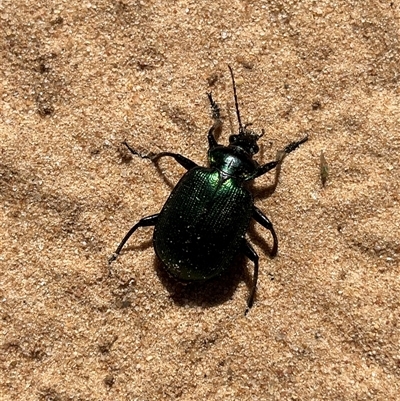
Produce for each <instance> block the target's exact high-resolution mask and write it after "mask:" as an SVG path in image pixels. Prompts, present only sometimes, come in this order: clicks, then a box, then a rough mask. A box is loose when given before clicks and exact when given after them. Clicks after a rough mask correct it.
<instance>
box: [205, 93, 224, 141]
mask: <svg viewBox="0 0 400 401" xmlns="http://www.w3.org/2000/svg"><path fill="white" fill-rule="evenodd" d="M207 96H208V100H209V101H210V104H211V116H212V119H213V120H214V124H213V126H212V127H211V128H210V130H209V131H208V145H209V148H210V149H212V148H215V147H216V146H218V142H217V140H216V139H215V137H217V138H218V137H219V136H220V135H221V132H222V121H221V116H220V112H219V106H218V104H217V103H215V102H214V99H213V98H212V95H211V92H210V93H207Z"/></svg>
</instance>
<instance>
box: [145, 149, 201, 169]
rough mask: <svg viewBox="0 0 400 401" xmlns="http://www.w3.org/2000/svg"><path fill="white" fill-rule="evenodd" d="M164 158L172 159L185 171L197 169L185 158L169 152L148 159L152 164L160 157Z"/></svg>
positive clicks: (195, 165) (193, 163)
mask: <svg viewBox="0 0 400 401" xmlns="http://www.w3.org/2000/svg"><path fill="white" fill-rule="evenodd" d="M164 156H169V157H173V158H174V159H175V160H176V161H177V162H178V163H179V164H180V165H181V166H182V167H184V168H185V169H186V170H190V169H192V168H194V167H197V164H196V163H195V162H194V161H192V160H190V159H188V158H187V157H185V156H182V155H180V154H179V153H171V152H161V153H157V154H156V155H154V156H152V157H151V158H150V160H151V161H152V162H155V161H157V160H158V159H160V158H161V157H164Z"/></svg>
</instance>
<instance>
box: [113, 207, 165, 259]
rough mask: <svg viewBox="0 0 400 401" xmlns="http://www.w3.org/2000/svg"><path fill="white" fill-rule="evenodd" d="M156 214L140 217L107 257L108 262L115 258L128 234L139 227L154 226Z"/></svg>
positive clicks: (128, 236)
mask: <svg viewBox="0 0 400 401" xmlns="http://www.w3.org/2000/svg"><path fill="white" fill-rule="evenodd" d="M158 215H159V213H157V214H153V215H151V216H147V217H143V218H142V219H140V220H139V221H138V222H137V223H136V224H135V225H134V226H133V227H132V228H131V229H130V230H129V231H128V232H127V234H126V235H125V237H124V238H123V240H122V241H121V243H120V244H119V245H118V248H117V249H116V250H115V252H114V253H113V254H112V255H111V257H110V258H109V259H108V264H111V263H112V262H113V261H114V260H115V259H117V257H118V255H119V253H120V252H121V249H122V248H123V246H124V245H125V243H126V241H128V239H129V238H130V236H131V235H132V234H133V233H134V232H135V231H136V230H137V229H138V228H139V227H149V226H154V225H155V224H156V223H157V219H158Z"/></svg>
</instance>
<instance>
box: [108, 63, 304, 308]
mask: <svg viewBox="0 0 400 401" xmlns="http://www.w3.org/2000/svg"><path fill="white" fill-rule="evenodd" d="M228 67H229V71H230V74H231V78H232V86H233V94H234V100H235V108H236V116H237V120H238V125H239V133H238V134H233V135H231V136H230V137H229V145H228V146H223V145H219V144H218V142H217V140H216V139H215V138H216V137H218V136H219V134H220V133H221V131H222V121H221V118H220V110H219V106H218V105H217V103H215V102H214V100H213V98H212V95H211V93H208V94H207V95H208V98H209V101H210V104H211V111H212V118H213V120H214V124H213V126H212V127H211V128H210V130H209V132H208V144H209V149H208V163H209V167H201V166H198V165H197V164H196V163H195V162H193V161H192V160H190V159H188V158H186V157H185V156H182V155H181V154H179V153H171V152H161V153H158V154H156V155H141V154H139V153H138V152H137V151H135V150H134V149H132V148H131V147H130V146H129V145H128V144H127V143H126V142H124V144H125V146H127V148H128V149H129V150H130V151H131V152H132V153H133V154H136V155H139V156H141V157H143V158H149V159H150V160H151V161H153V162H156V161H157V160H159V159H160V158H161V157H165V156H169V157H172V158H174V159H175V160H176V161H177V162H178V163H179V164H180V165H181V166H183V167H184V168H185V169H186V170H187V172H186V173H185V174H184V175H183V177H182V178H181V179H180V181H179V182H178V184H176V186H175V188H174V189H173V190H172V192H171V194H170V196H169V198H168V199H167V201H166V202H165V204H164V207H163V208H162V210H161V212H160V213H157V214H153V215H151V216H147V217H143V218H142V219H141V220H139V222H138V223H136V224H135V225H134V226H133V227H132V228H131V229H130V230H129V231H128V233H127V234H126V235H125V237H124V238H123V240H122V241H121V243H120V244H119V246H118V247H117V249H116V251H115V252H114V253H113V255H112V256H111V257H110V259H109V263H111V262H112V261H114V260H115V259H116V258H117V256H118V255H119V253H120V252H121V249H122V248H123V246H124V245H125V243H126V242H127V241H128V239H129V238H130V236H131V235H132V234H133V233H134V232H135V231H136V230H137V229H138V228H139V227H148V226H154V232H153V245H154V249H155V252H156V254H157V256H158V257H159V259H160V260H161V262H162V263H163V265H164V266H165V269H166V271H167V272H168V273H169V274H170V275H171V276H173V277H174V278H175V279H177V280H178V281H182V282H194V281H197V282H202V281H206V280H209V279H211V278H213V277H216V276H219V275H220V274H222V273H223V272H225V271H227V270H228V269H229V268H230V266H231V265H232V262H233V259H234V257H235V256H236V255H237V254H238V253H242V254H244V255H245V256H247V257H248V258H249V259H250V261H252V262H253V264H254V273H253V280H252V287H251V289H250V293H249V297H248V301H247V309H246V313H247V312H248V310H249V309H250V308H251V307H252V305H253V302H254V297H255V293H256V288H257V279H258V259H259V258H258V255H257V253H256V252H255V250H254V249H253V247H252V245H251V244H250V242H249V241H247V240H246V238H245V234H246V232H247V230H248V228H249V224H250V221H251V219H254V220H255V221H256V222H257V223H259V224H261V225H262V226H263V227H264V228H266V229H267V230H269V231H270V233H271V235H272V238H273V247H272V250H271V256H275V255H276V253H277V251H278V238H277V235H276V233H275V230H274V227H273V225H272V223H271V221H270V220H269V219H268V217H266V216H265V215H264V214H263V213H262V212H261V210H260V209H258V208H257V207H256V206H255V205H254V201H253V196H252V194H251V193H250V192H249V190H248V189H247V188H246V184H247V183H248V182H249V181H252V180H254V179H255V178H257V177H260V176H262V175H263V174H265V173H267V172H268V171H270V170H272V169H274V168H275V167H277V166H278V164H279V163H280V162H281V161H282V160H283V157H284V155H286V154H288V153H290V152H292V151H294V150H295V149H296V148H298V147H299V146H300V145H301V144H302V143H304V142H306V141H307V139H308V136H305V137H304V138H303V139H301V140H299V141H297V142H292V143H290V144H289V145H287V146H286V147H285V148H284V150H283V151H282V156H281V157H278V158H277V160H274V161H271V162H269V163H265V164H262V165H260V164H258V163H257V161H255V160H254V159H253V156H254V155H255V154H256V153H257V152H258V151H259V147H258V145H257V141H258V139H260V137H261V136H262V135H263V134H264V132H263V131H262V133H261V134H256V133H255V132H254V131H253V130H250V129H249V128H248V126H249V125H242V122H241V118H240V112H239V106H238V99H237V93H236V85H235V78H234V75H233V71H232V68H231V67H230V66H228Z"/></svg>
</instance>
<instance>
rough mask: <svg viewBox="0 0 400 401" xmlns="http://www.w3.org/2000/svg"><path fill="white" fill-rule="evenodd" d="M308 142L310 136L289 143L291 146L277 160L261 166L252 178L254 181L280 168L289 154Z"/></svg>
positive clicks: (286, 147) (279, 154) (281, 152)
mask: <svg viewBox="0 0 400 401" xmlns="http://www.w3.org/2000/svg"><path fill="white" fill-rule="evenodd" d="M307 140H308V136H305V137H304V138H303V139H300V141H295V142H291V143H289V145H287V146H285V148H284V149H283V150H282V151H280V152H278V156H277V160H274V161H272V162H269V163H266V164H263V165H262V166H260V167H259V168H258V169H257V171H256V172H255V174H254V175H253V176H252V177H251V178H252V179H254V178H257V177H260V175H263V174H265V173H268V171H270V170H272V169H274V168H275V167H276V166H278V164H280V163H282V161H283V159H284V158H285V157H286V155H287V154H288V153H291V152H293V151H294V150H296V149H297V148H298V147H299V146H300V145H301V144H302V143H304V142H306V141H307Z"/></svg>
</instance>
